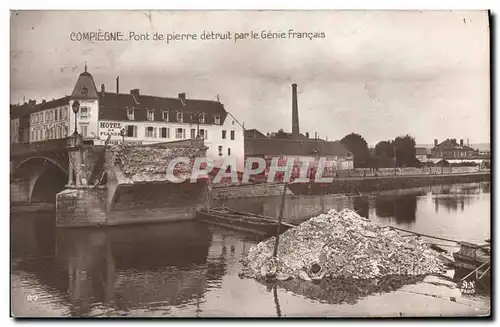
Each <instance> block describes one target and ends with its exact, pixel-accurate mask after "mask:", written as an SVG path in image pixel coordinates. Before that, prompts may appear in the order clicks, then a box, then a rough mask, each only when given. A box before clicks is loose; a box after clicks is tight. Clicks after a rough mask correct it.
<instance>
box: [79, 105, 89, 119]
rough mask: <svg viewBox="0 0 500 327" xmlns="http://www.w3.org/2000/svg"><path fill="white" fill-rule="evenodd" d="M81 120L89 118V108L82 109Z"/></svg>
mask: <svg viewBox="0 0 500 327" xmlns="http://www.w3.org/2000/svg"><path fill="white" fill-rule="evenodd" d="M80 118H89V108H88V107H81V108H80Z"/></svg>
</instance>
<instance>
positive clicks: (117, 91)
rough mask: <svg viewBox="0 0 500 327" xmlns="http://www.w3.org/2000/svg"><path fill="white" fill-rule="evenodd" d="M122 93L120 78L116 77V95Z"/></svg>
mask: <svg viewBox="0 0 500 327" xmlns="http://www.w3.org/2000/svg"><path fill="white" fill-rule="evenodd" d="M118 93H120V76H116V94H118Z"/></svg>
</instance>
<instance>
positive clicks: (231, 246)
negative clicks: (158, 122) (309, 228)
mask: <svg viewBox="0 0 500 327" xmlns="http://www.w3.org/2000/svg"><path fill="white" fill-rule="evenodd" d="M277 203H279V198H274V197H269V198H254V199H235V200H226V201H223V202H220V203H219V204H225V205H227V206H230V207H232V208H234V209H239V210H242V211H252V212H258V213H263V214H266V215H270V216H272V215H275V214H276V212H277V211H276V210H277V209H276V207H277ZM286 204H287V205H286V208H285V215H284V216H285V217H286V218H287V219H289V220H291V221H295V220H303V219H305V218H307V217H310V216H312V215H316V214H318V213H320V212H326V211H328V210H329V209H332V208H333V209H337V210H340V209H342V208H352V209H354V210H356V211H357V212H358V213H359V214H360V215H362V216H365V217H368V218H370V219H371V220H372V221H374V222H376V223H378V224H381V225H394V226H399V227H401V228H404V229H409V230H413V231H417V232H421V233H425V234H431V235H436V236H442V237H447V238H451V239H457V240H467V241H472V242H477V243H482V242H484V240H485V239H489V238H490V184H489V183H472V184H460V185H458V184H455V185H446V186H433V187H426V188H418V189H407V190H397V191H390V192H383V193H379V194H377V195H370V196H359V197H351V198H345V197H344V198H341V197H335V196H327V197H295V196H290V197H287V201H286ZM144 214H145V215H147V212H145V213H144ZM54 220H55V219H54V215H53V214H24V215H19V214H17V215H13V216H12V217H11V288H12V292H11V303H12V312H13V314H14V315H16V316H39V317H47V316H147V317H156V316H158V317H164V316H182V317H186V316H188V317H229V316H239V317H241V316H246V317H251V316H253V317H255V316H271V317H272V316H274V317H276V316H343V315H349V316H367V315H372V316H373V315H379V314H380V315H384V314H392V313H393V312H395V313H398V312H402V311H405V309H406V308H410V307H411V306H413V305H414V303H412V302H411V301H408V299H406V300H405V298H401V295H400V294H398V293H397V292H396V293H388V294H383V295H379V294H376V293H374V292H371V291H360V290H359V289H358V290H355V291H354V290H353V292H351V293H350V294H345V293H341V292H339V293H335V292H331V291H325V290H321V289H316V290H314V289H313V290H304V289H301V286H297V287H289V288H286V289H284V288H276V287H275V288H270V287H269V286H267V285H264V284H261V283H259V282H256V281H254V280H243V279H240V278H239V277H238V272H239V271H240V264H239V259H240V258H241V256H242V255H243V254H244V253H245V252H246V251H248V249H249V248H250V247H251V246H252V245H253V244H255V243H256V242H258V240H257V239H255V238H253V237H251V236H248V235H242V234H240V233H238V232H233V231H229V230H225V229H221V228H215V227H211V226H207V225H204V224H200V223H197V222H192V221H187V222H172V223H164V224H153V225H142V226H138V225H136V226H123V227H113V228H102V229H95V228H86V229H56V228H54ZM324 293H328V294H324ZM427 303H430V302H425V304H423V305H425V306H427ZM438 306H441V304H439V305H438ZM426 310H427V309H426ZM429 310H430V309H429ZM439 310H443V307H441V308H440V309H439ZM439 312H441V311H439ZM451 314H453V311H452V312H451Z"/></svg>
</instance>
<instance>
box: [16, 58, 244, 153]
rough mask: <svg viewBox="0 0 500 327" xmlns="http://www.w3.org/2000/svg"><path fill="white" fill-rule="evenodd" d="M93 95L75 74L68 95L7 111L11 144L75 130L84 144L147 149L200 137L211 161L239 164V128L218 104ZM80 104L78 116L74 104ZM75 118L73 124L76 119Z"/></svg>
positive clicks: (90, 85)
mask: <svg viewBox="0 0 500 327" xmlns="http://www.w3.org/2000/svg"><path fill="white" fill-rule="evenodd" d="M119 91H120V90H119V79H118V77H117V79H116V92H106V90H105V86H104V84H102V85H101V89H100V90H98V89H97V87H96V84H95V82H94V79H93V77H92V75H91V74H90V73H89V72H87V67H85V71H84V72H83V73H81V74H80V76H79V77H78V80H77V81H76V84H75V86H74V88H73V91H72V93H71V95H70V96H65V97H62V98H59V99H56V100H53V101H47V102H46V101H42V103H38V104H37V103H36V102H35V101H31V100H30V101H29V102H27V103H25V104H23V105H20V106H19V105H15V106H11V143H18V142H21V143H27V142H29V143H35V142H43V141H46V140H51V139H59V138H65V137H67V136H68V135H70V134H72V133H73V132H74V130H75V122H76V125H77V126H76V130H77V131H78V133H80V134H81V135H82V136H83V138H84V140H85V141H86V142H87V143H91V144H95V145H103V144H105V142H106V140H107V139H108V137H109V141H110V142H111V143H112V144H113V143H120V142H125V143H131V144H137V145H141V144H152V143H161V142H172V141H179V140H187V139H195V138H197V137H201V138H203V139H204V143H205V145H206V146H207V147H208V150H207V156H208V157H210V158H211V159H214V160H217V159H224V158H226V157H228V156H234V157H236V158H237V159H238V160H239V161H241V162H243V157H244V128H243V126H242V125H241V124H240V123H239V122H238V120H237V119H236V118H235V117H233V116H232V115H231V114H230V113H229V112H227V111H226V109H225V108H224V105H223V104H222V103H220V102H219V101H209V100H197V99H189V98H188V97H187V96H186V94H185V93H179V94H178V97H177V98H167V97H159V96H151V95H143V94H141V93H140V91H139V90H138V89H134V90H131V91H130V92H129V93H120V92H119ZM75 101H77V102H78V103H79V111H78V113H77V115H75V114H74V113H73V110H72V108H73V104H74V103H75ZM75 118H76V119H75Z"/></svg>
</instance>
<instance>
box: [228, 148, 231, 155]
mask: <svg viewBox="0 0 500 327" xmlns="http://www.w3.org/2000/svg"><path fill="white" fill-rule="evenodd" d="M227 155H228V156H230V155H231V148H227Z"/></svg>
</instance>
